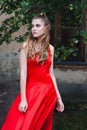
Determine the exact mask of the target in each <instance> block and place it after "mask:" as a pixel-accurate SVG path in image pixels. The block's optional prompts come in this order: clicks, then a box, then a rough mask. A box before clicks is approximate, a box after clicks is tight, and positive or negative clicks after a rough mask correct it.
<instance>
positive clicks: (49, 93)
mask: <svg viewBox="0 0 87 130" xmlns="http://www.w3.org/2000/svg"><path fill="white" fill-rule="evenodd" d="M50 28H51V27H50V21H49V19H48V18H47V16H46V15H45V14H44V13H41V14H39V15H37V16H35V17H34V18H33V19H32V28H31V32H30V34H29V37H28V40H27V41H26V42H25V43H24V44H23V46H22V49H21V52H20V94H18V96H17V98H16V100H15V101H14V103H13V105H12V106H11V108H10V110H9V112H8V115H7V117H6V120H5V122H4V125H3V127H2V129H1V130H52V119H53V112H54V108H55V105H56V102H57V106H56V109H57V110H58V111H60V112H62V111H63V110H64V104H63V102H62V99H61V96H60V93H59V91H58V88H57V83H56V80H55V77H54V73H53V56H54V47H53V46H52V45H50V44H49V42H50Z"/></svg>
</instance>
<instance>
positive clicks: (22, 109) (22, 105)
mask: <svg viewBox="0 0 87 130" xmlns="http://www.w3.org/2000/svg"><path fill="white" fill-rule="evenodd" d="M27 108H28V103H27V101H26V100H24V101H21V102H20V104H19V107H18V109H19V111H20V112H26V111H27Z"/></svg>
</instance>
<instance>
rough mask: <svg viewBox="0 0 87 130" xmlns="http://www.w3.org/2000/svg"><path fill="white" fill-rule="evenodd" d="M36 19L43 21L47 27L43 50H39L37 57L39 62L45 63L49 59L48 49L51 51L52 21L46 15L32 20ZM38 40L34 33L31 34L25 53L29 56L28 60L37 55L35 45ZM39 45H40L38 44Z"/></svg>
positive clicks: (42, 45)
mask: <svg viewBox="0 0 87 130" xmlns="http://www.w3.org/2000/svg"><path fill="white" fill-rule="evenodd" d="M34 19H42V20H43V22H44V25H45V26H46V32H45V33H44V35H43V36H42V37H41V40H40V43H39V44H41V49H40V50H39V53H38V56H37V57H36V60H37V62H43V61H45V60H46V59H47V57H48V49H49V42H50V29H51V25H50V21H49V19H48V17H47V16H46V14H44V13H41V14H38V15H37V16H35V17H34V18H33V19H32V20H34ZM36 42H37V41H36V39H35V38H34V37H33V35H32V33H31V32H30V34H29V37H28V39H27V44H26V46H25V51H26V54H27V58H32V59H33V58H34V55H35V53H36V52H35V43H36ZM37 44H38V43H37Z"/></svg>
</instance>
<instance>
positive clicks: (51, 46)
mask: <svg viewBox="0 0 87 130" xmlns="http://www.w3.org/2000/svg"><path fill="white" fill-rule="evenodd" d="M50 50H51V53H52V54H53V53H54V46H53V45H51V44H50Z"/></svg>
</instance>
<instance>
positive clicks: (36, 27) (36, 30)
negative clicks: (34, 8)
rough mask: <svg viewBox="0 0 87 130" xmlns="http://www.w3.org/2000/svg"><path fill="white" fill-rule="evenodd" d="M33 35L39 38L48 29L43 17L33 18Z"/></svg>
mask: <svg viewBox="0 0 87 130" xmlns="http://www.w3.org/2000/svg"><path fill="white" fill-rule="evenodd" d="M31 31H32V35H33V37H35V38H37V39H39V38H40V37H41V36H42V35H43V34H44V33H45V31H46V26H45V25H44V22H43V21H42V19H39V18H38V19H33V20H32V29H31Z"/></svg>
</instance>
